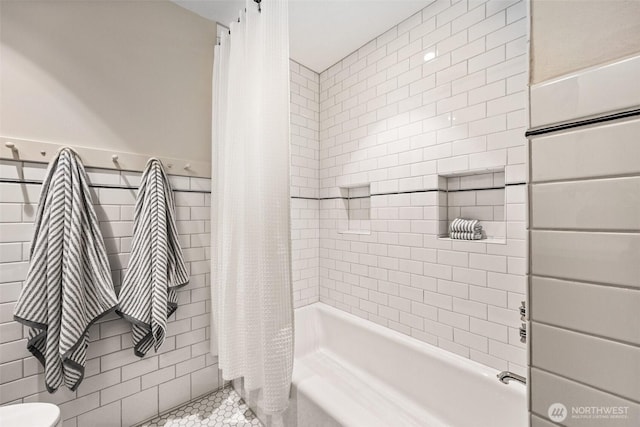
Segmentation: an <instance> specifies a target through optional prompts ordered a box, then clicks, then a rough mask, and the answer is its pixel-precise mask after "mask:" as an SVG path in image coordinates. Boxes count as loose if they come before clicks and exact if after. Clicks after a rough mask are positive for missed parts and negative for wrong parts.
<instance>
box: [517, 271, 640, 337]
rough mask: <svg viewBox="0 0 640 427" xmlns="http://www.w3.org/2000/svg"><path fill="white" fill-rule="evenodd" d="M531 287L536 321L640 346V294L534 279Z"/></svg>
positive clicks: (617, 289) (606, 287)
mask: <svg viewBox="0 0 640 427" xmlns="http://www.w3.org/2000/svg"><path fill="white" fill-rule="evenodd" d="M531 287H532V293H531V298H530V304H531V308H530V312H529V317H530V318H531V319H532V320H533V321H536V322H542V323H545V324H549V325H555V326H559V327H563V328H567V329H571V330H575V331H578V332H580V331H582V332H587V333H592V334H595V335H598V336H601V337H607V338H610V339H614V340H619V341H623V342H627V343H632V344H635V345H640V312H639V311H638V307H640V292H638V291H635V290H632V289H626V288H618V287H608V286H601V285H593V284H588V283H578V282H570V281H566V280H558V279H550V278H543V277H535V276H534V277H532V278H531ZM567 307H579V310H567ZM620 325H624V327H621V326H620Z"/></svg>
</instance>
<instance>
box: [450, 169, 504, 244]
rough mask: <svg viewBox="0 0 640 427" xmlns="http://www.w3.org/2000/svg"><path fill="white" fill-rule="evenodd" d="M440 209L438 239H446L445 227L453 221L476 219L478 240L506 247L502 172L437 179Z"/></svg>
mask: <svg viewBox="0 0 640 427" xmlns="http://www.w3.org/2000/svg"><path fill="white" fill-rule="evenodd" d="M439 181H440V187H441V188H440V190H441V192H443V193H444V197H442V196H441V197H439V200H440V203H441V206H440V209H439V212H440V222H439V234H440V236H439V238H440V239H449V226H450V224H451V222H452V221H453V220H454V219H455V218H465V219H477V220H479V221H480V225H482V240H474V241H476V242H485V243H506V221H505V216H506V214H505V183H504V169H497V170H485V171H481V172H465V173H459V174H451V175H446V176H441V177H440V180H439Z"/></svg>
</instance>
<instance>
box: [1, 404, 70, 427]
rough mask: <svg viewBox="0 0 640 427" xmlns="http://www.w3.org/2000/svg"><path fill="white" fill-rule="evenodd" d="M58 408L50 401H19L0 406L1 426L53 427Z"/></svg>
mask: <svg viewBox="0 0 640 427" xmlns="http://www.w3.org/2000/svg"><path fill="white" fill-rule="evenodd" d="M58 421H60V408H58V407H57V406H56V405H54V404H51V403H40V402H34V403H19V404H17V405H7V406H2V407H0V425H2V427H18V426H19V427H55V425H56V424H57V423H58Z"/></svg>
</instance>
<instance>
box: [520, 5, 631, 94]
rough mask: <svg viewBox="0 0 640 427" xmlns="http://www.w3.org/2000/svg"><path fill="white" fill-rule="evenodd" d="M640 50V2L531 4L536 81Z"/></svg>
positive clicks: (533, 80) (532, 76)
mask: <svg viewBox="0 0 640 427" xmlns="http://www.w3.org/2000/svg"><path fill="white" fill-rule="evenodd" d="M638 51H640V2H638V1H636V0H616V1H601V0H581V1H573V0H554V1H532V2H531V57H532V66H531V82H532V83H539V82H543V81H545V80H548V79H550V78H553V77H557V76H559V75H562V74H566V73H570V72H572V71H576V70H581V69H583V68H586V67H591V66H594V65H598V64H602V63H604V62H608V61H613V60H615V59H619V58H623V57H625V56H628V55H633V54H635V53H637V52H638Z"/></svg>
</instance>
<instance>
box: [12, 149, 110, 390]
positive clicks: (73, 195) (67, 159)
mask: <svg viewBox="0 0 640 427" xmlns="http://www.w3.org/2000/svg"><path fill="white" fill-rule="evenodd" d="M34 225H35V231H34V234H33V239H32V242H31V254H30V264H29V271H28V273H27V278H26V280H25V282H24V285H23V288H22V293H21V294H20V298H19V299H18V303H17V304H16V307H15V311H14V318H15V320H17V321H18V322H20V323H23V324H25V325H27V326H30V327H31V328H30V330H29V340H28V342H27V348H28V349H29V351H30V352H31V353H32V354H33V355H34V356H35V357H36V358H38V360H40V362H41V363H42V365H43V366H44V372H45V385H46V387H47V390H48V391H49V393H53V392H54V391H56V390H57V389H58V387H60V386H61V385H63V384H64V385H66V386H67V387H68V388H70V389H71V390H75V389H77V388H78V385H80V382H81V381H82V378H83V376H84V365H85V361H86V356H87V347H88V345H89V334H88V329H89V326H91V324H92V323H93V322H95V321H96V320H97V319H98V318H100V317H101V316H103V315H104V314H106V313H108V312H109V311H111V310H112V309H113V308H115V306H116V303H117V298H116V294H115V292H114V289H113V283H112V281H111V270H110V268H109V263H108V261H107V251H106V250H105V246H104V241H103V240H102V233H101V232H100V229H99V227H98V219H97V217H96V213H95V211H94V209H93V203H92V200H91V194H90V192H89V186H88V184H87V177H86V173H85V170H84V167H83V166H82V163H81V162H80V159H79V158H78V156H77V154H76V153H75V152H74V151H73V150H71V149H70V148H63V149H62V150H60V151H59V152H58V154H57V155H56V157H55V158H54V159H53V160H52V161H51V163H50V164H49V168H48V170H47V174H46V178H45V180H44V182H43V183H42V190H41V193H40V201H39V203H38V209H37V212H36V218H35V224H34Z"/></svg>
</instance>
